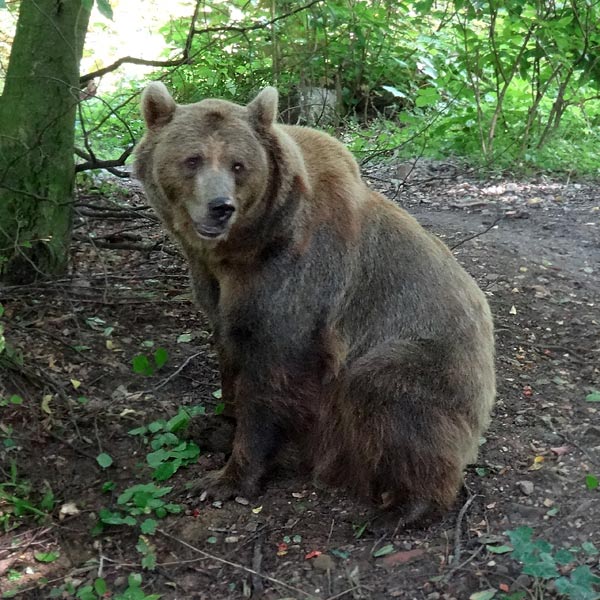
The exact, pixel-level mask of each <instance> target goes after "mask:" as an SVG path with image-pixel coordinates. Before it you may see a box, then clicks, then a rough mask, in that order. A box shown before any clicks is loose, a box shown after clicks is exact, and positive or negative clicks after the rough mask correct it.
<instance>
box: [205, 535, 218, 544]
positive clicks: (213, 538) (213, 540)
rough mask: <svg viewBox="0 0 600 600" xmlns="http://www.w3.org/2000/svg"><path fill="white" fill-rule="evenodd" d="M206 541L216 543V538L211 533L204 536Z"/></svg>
mask: <svg viewBox="0 0 600 600" xmlns="http://www.w3.org/2000/svg"><path fill="white" fill-rule="evenodd" d="M206 541H207V542H208V543H209V544H216V543H217V538H216V537H215V536H214V535H211V536H210V537H208V538H206Z"/></svg>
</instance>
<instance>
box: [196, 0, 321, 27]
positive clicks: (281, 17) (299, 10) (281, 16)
mask: <svg viewBox="0 0 600 600" xmlns="http://www.w3.org/2000/svg"><path fill="white" fill-rule="evenodd" d="M322 1H323V0H312V2H309V3H308V4H304V5H303V6H299V7H298V8H295V9H294V10H291V11H290V12H288V13H285V15H279V16H278V17H275V18H274V19H271V20H270V21H264V22H261V23H254V24H253V25H245V26H239V25H225V26H224V27H206V28H204V29H195V30H194V34H202V33H225V32H227V31H234V32H236V33H246V32H248V31H254V30H256V29H266V28H267V27H269V26H270V25H273V24H274V23H277V21H281V20H283V19H287V18H289V17H291V16H293V15H295V14H297V13H299V12H302V11H303V10H307V9H308V8H311V6H314V5H315V4H319V3H321V2H322Z"/></svg>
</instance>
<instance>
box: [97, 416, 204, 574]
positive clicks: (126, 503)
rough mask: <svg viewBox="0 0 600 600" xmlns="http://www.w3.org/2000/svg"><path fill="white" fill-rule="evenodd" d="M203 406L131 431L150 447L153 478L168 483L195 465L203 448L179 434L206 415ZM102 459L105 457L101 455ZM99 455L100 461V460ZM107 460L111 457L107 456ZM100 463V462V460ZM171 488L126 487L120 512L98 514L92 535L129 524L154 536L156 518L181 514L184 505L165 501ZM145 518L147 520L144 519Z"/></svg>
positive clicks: (107, 486)
mask: <svg viewBox="0 0 600 600" xmlns="http://www.w3.org/2000/svg"><path fill="white" fill-rule="evenodd" d="M204 413H205V409H204V407H203V406H192V407H189V408H185V409H184V408H180V409H179V411H178V412H177V414H176V415H174V416H173V417H171V418H170V419H168V420H166V419H159V420H157V421H152V422H151V423H149V424H148V425H143V426H141V427H136V428H135V429H131V430H130V431H129V434H130V435H134V436H139V437H141V438H142V439H143V440H144V443H146V444H147V445H148V446H149V447H150V450H151V451H150V452H149V453H148V454H147V456H146V462H147V464H148V466H150V467H151V468H152V469H153V471H152V478H153V479H155V480H156V481H165V480H167V479H169V478H170V477H172V476H173V475H174V474H175V473H176V472H177V471H178V470H179V468H180V467H182V466H186V465H189V464H193V463H195V462H196V461H197V459H198V456H199V455H200V449H199V448H198V446H197V445H196V444H195V443H194V442H188V441H186V440H181V439H180V438H179V437H178V435H177V433H181V432H182V431H184V430H185V429H186V428H187V426H188V425H189V423H190V420H191V418H192V417H194V416H196V415H203V414H204ZM100 456H102V455H100ZM100 456H99V457H98V458H100ZM105 456H106V457H108V458H110V457H109V456H108V455H105ZM98 462H99V463H100V460H98ZM100 464H101V466H104V464H106V466H110V464H112V459H111V462H110V463H108V461H107V459H106V458H103V459H102V463H100ZM113 489H114V484H113V483H112V482H107V483H105V484H104V485H103V491H111V490H113ZM171 490H172V487H171V486H166V487H161V486H159V485H157V484H155V483H142V484H137V485H134V486H131V487H129V488H127V489H126V490H125V491H124V492H122V493H121V495H120V496H119V497H118V498H117V510H112V509H109V508H102V509H101V510H100V511H99V512H98V523H97V524H96V526H95V528H94V530H93V533H94V534H96V535H97V534H99V533H101V532H102V531H103V529H104V527H105V526H109V525H117V526H118V525H126V526H129V527H137V526H139V528H140V531H141V533H142V534H144V535H152V534H154V532H155V531H156V527H157V521H156V519H163V518H164V517H166V516H167V515H169V514H178V513H180V512H181V506H180V505H179V504H174V503H172V502H169V501H168V500H166V499H165V496H167V495H168V494H169V492H171ZM142 517H144V519H143V520H141V519H142ZM151 562H152V560H151V557H148V558H146V560H145V562H143V564H142V566H144V568H150V567H149V566H148V565H149V564H151Z"/></svg>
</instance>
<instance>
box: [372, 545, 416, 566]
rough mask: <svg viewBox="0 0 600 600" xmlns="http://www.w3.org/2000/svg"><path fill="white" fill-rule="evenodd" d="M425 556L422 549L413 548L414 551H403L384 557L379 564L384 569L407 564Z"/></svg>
mask: <svg viewBox="0 0 600 600" xmlns="http://www.w3.org/2000/svg"><path fill="white" fill-rule="evenodd" d="M423 554H425V550H423V549H422V548H415V549H414V550H405V551H402V552H394V553H393V554H389V555H388V556H386V557H385V558H384V559H383V560H382V561H381V562H382V563H383V564H384V565H385V566H386V567H394V566H396V565H404V564H406V563H407V562H410V561H412V560H414V559H415V558H419V556H423Z"/></svg>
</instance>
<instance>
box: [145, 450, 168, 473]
mask: <svg viewBox="0 0 600 600" xmlns="http://www.w3.org/2000/svg"><path fill="white" fill-rule="evenodd" d="M169 456H170V455H169V451H168V450H165V449H164V448H159V449H158V450H156V452H150V453H149V454H147V455H146V462H147V463H148V465H149V466H151V467H152V468H153V469H156V467H158V466H160V465H161V464H163V463H164V462H165V461H166V460H168V459H169Z"/></svg>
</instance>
